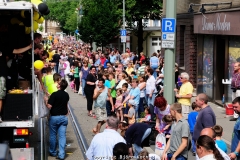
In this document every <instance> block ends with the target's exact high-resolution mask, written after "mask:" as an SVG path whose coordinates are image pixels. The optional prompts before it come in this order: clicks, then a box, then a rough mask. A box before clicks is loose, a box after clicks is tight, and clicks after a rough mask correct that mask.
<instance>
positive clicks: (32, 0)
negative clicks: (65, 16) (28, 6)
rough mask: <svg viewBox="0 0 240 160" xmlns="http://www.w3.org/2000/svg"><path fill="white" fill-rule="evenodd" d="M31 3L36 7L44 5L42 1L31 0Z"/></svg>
mask: <svg viewBox="0 0 240 160" xmlns="http://www.w3.org/2000/svg"><path fill="white" fill-rule="evenodd" d="M31 2H32V3H33V4H35V5H37V6H38V5H39V4H40V3H43V2H42V1H40V0H31Z"/></svg>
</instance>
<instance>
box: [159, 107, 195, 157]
mask: <svg viewBox="0 0 240 160" xmlns="http://www.w3.org/2000/svg"><path fill="white" fill-rule="evenodd" d="M170 113H171V116H172V117H173V118H174V119H175V120H176V122H175V123H173V124H172V126H171V137H170V139H169V141H168V142H167V145H166V147H165V149H164V151H163V154H162V159H163V160H166V159H175V160H187V158H188V148H189V145H190V144H189V143H190V142H191V141H190V129H189V125H188V121H187V120H186V119H185V118H183V116H182V106H181V104H180V103H174V104H172V105H171V107H170Z"/></svg>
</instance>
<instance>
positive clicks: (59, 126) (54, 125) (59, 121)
mask: <svg viewBox="0 0 240 160" xmlns="http://www.w3.org/2000/svg"><path fill="white" fill-rule="evenodd" d="M67 86H68V83H67V81H66V80H64V79H63V80H61V82H60V90H58V91H56V92H54V93H52V94H51V96H50V98H49V100H48V105H47V107H48V108H49V109H50V118H49V123H48V124H49V143H50V145H49V153H50V155H51V156H57V157H58V158H59V159H64V157H65V145H66V130H67V125H68V117H67V115H68V101H69V95H68V93H67V92H65V91H64V90H65V89H66V88H67ZM57 134H58V150H59V151H58V155H57Z"/></svg>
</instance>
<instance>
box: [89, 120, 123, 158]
mask: <svg viewBox="0 0 240 160" xmlns="http://www.w3.org/2000/svg"><path fill="white" fill-rule="evenodd" d="M118 125H119V120H118V118H117V117H116V116H110V117H109V118H108V119H107V123H106V129H105V130H104V131H103V132H102V133H98V134H96V135H95V136H94V138H93V140H92V142H91V144H90V146H89V148H88V150H87V152H86V157H87V159H88V160H96V159H101V160H109V159H110V158H109V157H111V158H112V156H113V147H114V146H115V144H117V143H119V142H123V143H126V141H125V140H124V138H123V137H122V136H121V135H120V134H119V133H118V132H117V129H118Z"/></svg>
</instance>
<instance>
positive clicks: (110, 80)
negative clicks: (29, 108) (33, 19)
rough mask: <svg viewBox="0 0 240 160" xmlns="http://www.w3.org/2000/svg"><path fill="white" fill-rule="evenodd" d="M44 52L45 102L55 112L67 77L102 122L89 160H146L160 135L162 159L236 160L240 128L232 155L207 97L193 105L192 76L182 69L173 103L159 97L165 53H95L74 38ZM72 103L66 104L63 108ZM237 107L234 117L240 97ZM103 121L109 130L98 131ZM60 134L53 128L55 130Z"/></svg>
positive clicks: (239, 105)
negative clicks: (147, 147) (151, 140)
mask: <svg viewBox="0 0 240 160" xmlns="http://www.w3.org/2000/svg"><path fill="white" fill-rule="evenodd" d="M44 46H45V50H44ZM44 46H43V45H36V47H35V48H36V49H35V51H36V52H35V53H36V57H38V58H40V59H41V60H42V61H44V63H45V65H46V67H45V68H44V69H43V70H42V71H41V72H42V76H41V74H40V73H38V72H36V74H37V75H38V76H39V77H41V83H42V86H43V88H45V89H44V90H45V92H46V94H48V95H51V96H50V99H49V100H48V101H47V100H46V102H48V103H47V105H48V107H49V108H51V107H53V105H54V103H53V99H55V100H56V98H53V97H57V95H58V96H59V95H61V94H62V92H60V93H58V94H56V93H55V92H59V89H60V90H61V91H62V90H64V89H65V88H66V87H65V86H64V84H65V81H64V80H65V79H66V81H68V84H69V85H70V87H71V89H72V92H74V93H76V94H81V96H82V97H83V98H86V101H87V106H86V109H87V111H88V114H87V115H88V116H89V117H93V118H96V120H97V122H96V126H95V127H93V129H92V132H93V133H94V134H96V135H95V136H94V138H93V140H92V142H91V145H90V147H89V149H88V151H87V152H86V157H87V158H88V159H89V160H92V159H99V158H103V159H104V158H105V159H108V158H109V157H113V156H114V157H115V159H119V160H120V159H124V158H125V159H127V158H129V159H130V157H131V156H134V157H135V158H138V159H144V158H145V159H148V158H147V157H149V156H151V154H148V153H147V152H146V151H145V150H143V146H142V144H143V142H144V140H149V139H148V138H149V136H151V135H152V134H153V133H154V131H157V132H158V133H163V134H164V136H165V138H166V146H165V147H164V150H163V151H162V154H161V155H158V156H161V158H162V159H171V160H174V159H176V160H182V159H188V151H189V150H191V151H192V154H193V155H194V156H196V159H200V160H211V159H216V160H223V159H225V160H229V159H234V158H236V157H238V156H239V155H238V154H239V152H240V147H238V142H239V133H238V130H239V129H238V127H237V126H236V127H235V128H234V136H233V139H234V143H232V148H231V153H230V154H227V147H226V144H225V143H224V141H223V140H222V139H221V136H222V132H223V128H222V127H221V126H220V125H216V116H215V113H214V112H213V110H212V108H211V107H210V106H209V105H208V97H207V95H206V94H204V93H201V94H198V95H197V97H196V101H195V102H194V103H191V98H192V95H193V85H192V84H191V82H190V81H189V75H188V73H186V72H181V73H180V72H179V70H178V64H177V63H176V64H175V89H174V91H175V98H176V103H173V104H169V103H168V102H167V101H166V99H165V98H164V97H163V94H162V93H163V92H164V88H163V86H164V57H163V56H162V55H161V52H160V51H158V52H156V53H153V54H152V56H151V58H149V59H148V58H147V57H146V56H145V55H144V53H140V54H139V55H140V56H139V57H138V55H137V54H136V53H135V52H131V51H130V50H129V48H127V49H126V51H125V52H124V53H121V52H120V51H119V50H118V49H117V48H107V47H106V48H105V49H104V50H102V49H98V50H97V51H96V52H94V51H91V46H90V45H89V44H86V43H82V42H78V41H75V40H74V39H73V38H72V37H66V38H64V39H63V40H62V41H60V40H58V41H57V43H51V44H45V45H44ZM47 51H48V52H47ZM50 81H52V82H51V85H49V84H50ZM61 85H62V87H61ZM65 96H66V95H65ZM66 97H67V96H66ZM68 100H69V99H68V98H66V99H65V102H67V101H68ZM65 102H64V103H65ZM55 103H56V102H55ZM55 105H56V104H55ZM233 105H234V110H235V112H236V113H237V114H238V113H240V100H239V98H238V97H237V98H236V99H234V100H233ZM190 108H192V111H191V109H190ZM62 111H63V110H62ZM63 112H64V113H61V114H60V113H59V114H58V113H53V111H52V109H51V111H50V114H51V115H55V114H57V115H63V114H65V112H66V111H65V110H64V111H63ZM51 117H52V116H51ZM63 122H65V124H63V125H62V126H66V123H67V122H66V121H63ZM237 122H238V121H237ZM53 123H54V122H53ZM105 123H106V129H105V130H104V131H103V132H101V127H102V125H103V124H105ZM60 128H61V133H63V132H64V131H66V130H65V129H66V128H64V127H60ZM55 129H56V128H51V130H52V132H54V131H55ZM51 130H50V132H51ZM119 130H120V131H119ZM118 132H120V134H119V133H118ZM50 135H51V134H50ZM53 137H55V135H54V134H53V135H52V136H50V139H51V140H50V142H51V141H52V143H53V144H55V142H56V139H54V138H53ZM63 137H64V135H63ZM235 140H236V141H235ZM105 142H108V143H105ZM59 143H60V144H61V145H64V143H66V142H64V138H63V139H61V140H59ZM60 144H59V145H60ZM50 147H51V145H50ZM59 149H60V148H59ZM63 150H64V149H63V148H61V152H59V155H58V156H59V157H60V158H62V157H64V154H65V152H64V151H63ZM55 151H56V145H52V148H51V149H50V154H51V155H53V156H56V152H55ZM60 153H61V154H60ZM155 156H156V155H155ZM62 159H63V158H62Z"/></svg>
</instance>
